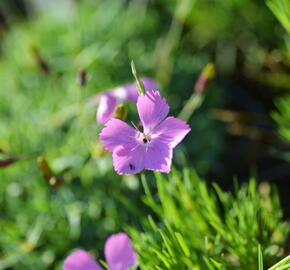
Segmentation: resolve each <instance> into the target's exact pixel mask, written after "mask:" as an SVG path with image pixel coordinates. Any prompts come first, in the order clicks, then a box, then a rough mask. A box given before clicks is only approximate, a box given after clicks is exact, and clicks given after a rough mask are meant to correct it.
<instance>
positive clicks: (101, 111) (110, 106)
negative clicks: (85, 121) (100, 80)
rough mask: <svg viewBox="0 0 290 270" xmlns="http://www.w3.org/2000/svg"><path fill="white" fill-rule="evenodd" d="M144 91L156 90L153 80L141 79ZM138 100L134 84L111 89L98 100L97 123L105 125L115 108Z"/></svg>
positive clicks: (113, 113) (112, 115)
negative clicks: (126, 102) (123, 103)
mask: <svg viewBox="0 0 290 270" xmlns="http://www.w3.org/2000/svg"><path fill="white" fill-rule="evenodd" d="M142 82H143V84H144V87H145V89H147V90H153V89H156V88H157V84H156V82H155V81H154V80H152V79H149V78H142ZM137 99H138V90H137V85H136V83H132V84H127V85H124V86H121V87H117V88H115V89H112V90H111V91H108V92H106V93H105V94H103V95H102V96H100V99H99V107H98V110H97V122H98V123H100V124H105V123H106V122H107V121H109V120H110V119H111V118H112V117H114V115H115V112H116V108H117V106H118V105H119V104H120V103H122V102H124V101H130V102H133V103H136V102H137Z"/></svg>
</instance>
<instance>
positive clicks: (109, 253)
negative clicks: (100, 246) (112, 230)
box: [105, 233, 137, 270]
mask: <svg viewBox="0 0 290 270" xmlns="http://www.w3.org/2000/svg"><path fill="white" fill-rule="evenodd" d="M105 257H106V261H107V264H108V266H109V269H110V270H128V269H129V268H130V267H133V266H135V265H136V264H137V255H136V252H135V251H134V249H133V246H132V243H131V240H130V238H129V237H128V236H127V235H126V234H125V233H118V234H114V235H111V236H110V237H109V238H108V239H107V241H106V244H105Z"/></svg>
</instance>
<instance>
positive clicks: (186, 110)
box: [178, 93, 204, 121]
mask: <svg viewBox="0 0 290 270" xmlns="http://www.w3.org/2000/svg"><path fill="white" fill-rule="evenodd" d="M203 99H204V96H201V95H199V94H196V93H194V94H192V95H191V97H190V98H189V100H188V101H187V102H186V103H185V105H184V107H183V108H182V110H181V112H180V113H179V115H178V118H180V119H182V120H184V121H188V119H189V118H190V117H191V115H192V114H193V112H194V111H195V110H197V109H198V108H199V107H200V105H201V104H202V102H203Z"/></svg>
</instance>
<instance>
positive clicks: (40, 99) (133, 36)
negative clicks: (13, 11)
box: [0, 0, 222, 269]
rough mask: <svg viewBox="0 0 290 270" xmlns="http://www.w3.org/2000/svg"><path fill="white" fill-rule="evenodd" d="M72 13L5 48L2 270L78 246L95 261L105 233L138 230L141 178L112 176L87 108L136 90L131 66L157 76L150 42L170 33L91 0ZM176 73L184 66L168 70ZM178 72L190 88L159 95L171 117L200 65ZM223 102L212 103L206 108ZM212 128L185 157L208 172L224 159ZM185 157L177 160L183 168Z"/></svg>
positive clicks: (140, 6)
mask: <svg viewBox="0 0 290 270" xmlns="http://www.w3.org/2000/svg"><path fill="white" fill-rule="evenodd" d="M69 12H70V14H69V16H65V17H54V16H53V15H51V14H50V13H49V12H48V13H47V14H46V15H42V16H40V17H35V18H32V19H31V20H30V21H28V22H26V23H23V22H19V23H17V24H14V25H11V29H10V31H9V32H8V33H6V37H5V40H4V42H3V44H2V51H1V53H2V55H1V65H0V89H1V90H0V114H1V122H0V138H1V139H0V148H1V151H2V152H3V153H4V155H5V157H6V156H7V157H16V158H18V161H16V162H15V163H14V164H11V165H10V166H9V167H7V168H5V169H4V170H1V171H0V179H1V181H0V209H1V220H0V228H1V230H2V233H1V236H0V257H1V260H0V269H6V268H9V267H13V269H31V267H32V266H33V268H34V269H44V268H54V267H57V266H59V265H61V262H62V260H63V259H64V257H65V256H66V255H67V253H68V252H70V250H72V249H73V248H76V247H83V248H86V249H88V250H93V251H95V253H97V252H98V251H99V252H100V247H102V246H103V242H104V239H105V238H106V237H107V236H108V235H109V234H110V233H113V232H115V231H118V230H121V229H122V228H124V227H125V226H126V224H131V225H132V224H135V225H138V223H139V220H141V219H142V214H141V213H143V212H144V211H145V210H144V211H142V209H143V208H142V206H140V207H139V208H138V205H139V204H138V196H139V191H138V185H139V183H138V179H137V178H136V177H123V178H121V177H118V176H117V175H116V174H115V173H114V172H113V171H112V162H111V157H110V156H109V155H107V154H106V153H104V152H103V150H102V148H101V146H100V144H99V142H98V133H99V131H100V129H101V127H97V126H96V122H95V108H92V107H91V106H90V105H88V104H91V103H90V102H88V99H89V98H90V97H91V96H93V95H96V94H97V93H98V92H100V91H103V90H105V89H108V88H110V87H113V86H116V85H118V84H121V83H125V82H128V81H132V79H133V77H132V75H131V71H130V65H129V63H130V61H129V60H130V59H135V61H136V63H137V66H138V68H139V70H142V73H145V74H147V75H154V61H155V58H154V52H155V46H156V42H157V40H158V39H159V37H160V35H162V33H163V34H164V32H166V30H165V29H163V30H162V28H163V26H162V24H161V20H162V19H161V18H160V17H159V15H158V14H157V13H156V11H154V10H152V11H151V10H148V9H147V8H146V5H144V3H143V2H139V1H132V2H130V3H126V1H115V0H112V1H88V0H87V1H82V3H81V4H75V5H73V6H72V9H71V10H70V11H69ZM136 13H138V16H135V15H136ZM161 26H162V27H161ZM185 54H186V51H185V52H184V53H182V54H181V55H180V56H181V57H185ZM187 55H188V53H187ZM206 61H207V60H206V59H205V60H201V61H200V63H199V65H200V67H201V66H202V65H203V64H204V63H206ZM180 68H181V63H180V64H179V66H178V67H177V68H176V69H175V68H174V71H176V70H178V69H180ZM81 69H85V70H86V71H87V74H88V76H87V77H88V81H87V84H86V85H85V86H84V87H80V86H78V84H77V76H78V73H79V71H80V70H81ZM182 72H183V73H185V74H187V76H188V78H189V80H187V81H182V80H180V81H178V83H177V78H175V79H174V80H175V81H176V83H175V85H174V86H168V87H167V88H166V89H163V93H164V95H166V92H167V93H170V94H169V99H171V100H169V102H170V103H171V104H172V103H173V104H174V106H173V112H175V111H176V110H177V109H178V107H179V106H180V105H181V104H182V102H183V99H182V98H179V99H176V97H177V95H178V93H179V90H180V89H182V88H183V92H184V93H186V92H188V94H186V95H188V96H189V95H190V94H191V91H192V90H191V87H192V86H193V85H194V78H195V74H197V73H198V65H196V59H195V58H193V57H192V58H191V60H190V59H189V61H187V65H186V66H185V67H182ZM210 96H212V98H210ZM219 99H220V96H218V95H217V93H213V95H211V94H209V95H208V105H206V106H205V107H204V109H205V108H206V107H207V106H213V105H214V104H218V103H219ZM174 100H175V102H172V101H174ZM192 121H193V122H196V121H197V118H196V119H195V120H194V119H193V120H192ZM215 125H216V124H215V123H213V121H212V120H210V119H209V117H208V116H207V115H205V114H204V115H203V116H202V115H200V116H199V120H198V122H196V125H194V126H195V128H194V130H195V131H196V132H195V134H196V135H197V134H199V133H200V134H203V136H201V138H203V139H201V138H200V139H199V140H198V141H197V140H196V137H193V138H192V141H191V143H190V145H191V147H192V148H191V150H190V151H188V152H192V150H193V149H194V148H195V151H196V152H195V153H194V154H192V156H195V159H197V157H198V162H196V163H197V164H196V165H197V167H198V168H200V169H201V171H204V172H206V171H208V169H209V168H210V167H211V166H213V162H214V160H216V158H215V156H216V155H217V154H218V152H219V151H220V150H221V145H222V144H219V141H222V140H220V139H218V138H219V137H220V136H221V134H222V133H221V132H219V131H218V130H217V129H216V128H213V127H214V126H215ZM201 141H203V142H204V143H201ZM207 141H209V144H208V143H207ZM214 142H215V143H214ZM210 144H212V145H211V146H210ZM184 149H185V148H184ZM209 149H210V151H209ZM183 152H184V151H183V150H182V148H180V150H179V151H178V158H177V160H178V161H179V162H178V164H179V165H182V164H183V163H184V158H183V159H182V158H180V157H184V154H183ZM198 153H199V154H198ZM39 156H43V157H44V158H45V159H46V160H47V162H48V164H49V165H50V166H51V167H52V171H53V173H54V174H55V175H56V176H58V177H61V178H62V179H63V181H64V184H63V185H62V186H61V187H60V188H59V189H58V190H55V189H53V188H51V187H50V184H49V183H48V180H47V179H44V178H43V176H42V173H41V171H40V170H39V168H38V165H37V162H36V160H37V157H39ZM57 179H58V178H57ZM145 212H146V211H145Z"/></svg>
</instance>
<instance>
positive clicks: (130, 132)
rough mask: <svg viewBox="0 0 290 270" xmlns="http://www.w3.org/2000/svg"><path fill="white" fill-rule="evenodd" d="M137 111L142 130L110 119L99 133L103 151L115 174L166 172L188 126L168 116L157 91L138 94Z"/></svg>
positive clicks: (162, 99) (187, 130)
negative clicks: (107, 155)
mask: <svg viewBox="0 0 290 270" xmlns="http://www.w3.org/2000/svg"><path fill="white" fill-rule="evenodd" d="M137 110H138V114H139V117H140V120H141V124H142V126H143V130H142V131H141V130H138V129H137V128H135V129H134V128H132V127H131V126H129V125H128V124H126V123H125V122H123V121H121V120H119V119H116V118H112V119H111V120H109V121H108V122H107V123H106V125H105V128H104V129H103V130H102V132H101V134H100V139H101V141H102V142H103V144H104V146H105V148H106V149H107V150H108V151H109V152H111V153H112V155H113V164H114V168H115V170H116V172H117V173H118V174H136V173H139V172H141V171H142V170H144V169H146V170H152V171H159V172H164V173H169V172H170V169H171V162H172V152H173V148H174V147H175V146H176V145H178V144H179V143H180V142H181V141H182V140H183V138H184V137H185V135H186V134H187V133H188V132H189V131H190V127H189V126H188V125H187V124H186V123H185V122H183V121H181V120H179V119H177V118H174V117H167V115H168V112H169V106H168V104H167V103H166V100H165V99H164V98H163V97H161V96H160V94H159V92H158V91H153V90H152V91H147V92H146V95H140V96H139V97H138V101H137Z"/></svg>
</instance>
